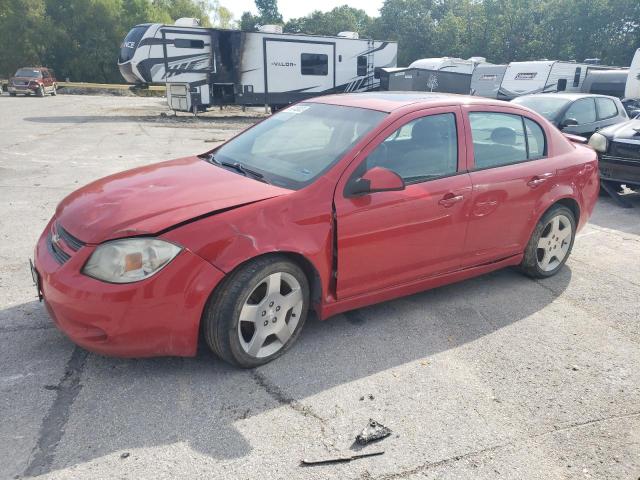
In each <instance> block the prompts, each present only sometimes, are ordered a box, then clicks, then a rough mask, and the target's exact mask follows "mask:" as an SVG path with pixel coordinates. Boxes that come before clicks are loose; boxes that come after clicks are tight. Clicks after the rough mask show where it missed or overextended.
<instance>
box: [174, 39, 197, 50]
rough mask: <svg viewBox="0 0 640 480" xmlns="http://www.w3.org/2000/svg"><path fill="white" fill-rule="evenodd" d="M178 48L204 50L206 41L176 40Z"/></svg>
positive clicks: (175, 44)
mask: <svg viewBox="0 0 640 480" xmlns="http://www.w3.org/2000/svg"><path fill="white" fill-rule="evenodd" d="M173 45H174V46H175V47H176V48H204V40H190V39H188V38H176V39H175V40H174V41H173Z"/></svg>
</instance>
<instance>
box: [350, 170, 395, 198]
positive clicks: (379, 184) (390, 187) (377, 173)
mask: <svg viewBox="0 0 640 480" xmlns="http://www.w3.org/2000/svg"><path fill="white" fill-rule="evenodd" d="M404 189H405V184H404V180H403V179H402V177H401V176H400V175H398V174H397V173H396V172H393V171H391V170H389V169H387V168H383V167H373V168H372V169H371V170H367V172H366V173H365V174H364V175H362V177H360V178H357V179H355V180H353V181H352V182H350V185H349V187H348V191H347V193H348V195H349V196H356V195H364V194H367V193H375V192H392V191H399V190H404Z"/></svg>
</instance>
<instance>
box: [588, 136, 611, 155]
mask: <svg viewBox="0 0 640 480" xmlns="http://www.w3.org/2000/svg"><path fill="white" fill-rule="evenodd" d="M589 145H591V146H592V147H593V149H594V150H595V151H596V152H600V153H604V152H606V151H607V147H608V140H607V137H605V136H604V135H602V134H601V133H597V132H596V133H594V134H593V135H591V138H590V139H589Z"/></svg>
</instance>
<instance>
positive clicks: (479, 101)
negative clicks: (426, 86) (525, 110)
mask: <svg viewBox="0 0 640 480" xmlns="http://www.w3.org/2000/svg"><path fill="white" fill-rule="evenodd" d="M305 101H306V102H313V103H326V104H330V105H340V106H344V107H358V108H368V109H370V110H378V111H381V112H389V113H390V112H393V111H394V110H398V109H400V108H403V107H406V106H409V105H414V106H416V107H422V106H424V107H440V106H450V105H504V104H505V102H503V101H500V100H491V99H487V98H482V97H472V96H469V95H456V94H453V93H431V92H368V93H343V94H337V95H325V96H322V97H316V98H311V99H309V100H305Z"/></svg>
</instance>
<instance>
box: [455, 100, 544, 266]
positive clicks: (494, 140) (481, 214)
mask: <svg viewBox="0 0 640 480" xmlns="http://www.w3.org/2000/svg"><path fill="white" fill-rule="evenodd" d="M463 108H464V110H465V111H466V116H465V121H466V122H468V123H467V125H468V128H467V132H468V133H467V135H468V140H467V141H468V142H469V144H470V145H473V150H472V151H471V152H469V157H470V158H469V164H470V176H471V183H472V185H473V193H472V199H471V202H472V205H471V212H470V215H469V226H468V231H467V241H466V244H465V253H464V260H463V265H462V266H463V267H469V266H473V265H480V264H483V263H487V262H492V261H496V260H499V259H502V258H506V257H509V256H512V255H515V254H518V253H522V251H523V248H524V244H526V241H527V240H528V236H529V234H530V232H531V228H532V225H533V223H534V222H535V219H534V218H533V216H532V215H533V212H534V211H535V210H536V209H535V207H536V206H537V204H538V202H539V200H540V199H541V198H542V196H543V195H545V193H547V192H548V191H549V189H550V188H551V185H552V184H553V182H554V177H555V175H556V169H555V162H554V160H553V159H552V158H549V157H548V153H547V142H546V134H545V132H544V129H543V128H542V127H541V126H540V125H539V124H538V123H537V122H535V121H533V120H532V119H529V118H527V117H524V116H521V115H520V113H522V112H521V111H515V110H514V111H513V113H508V110H507V111H506V112H505V108H504V107H502V108H499V107H480V106H469V107H463ZM525 132H526V134H525Z"/></svg>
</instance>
